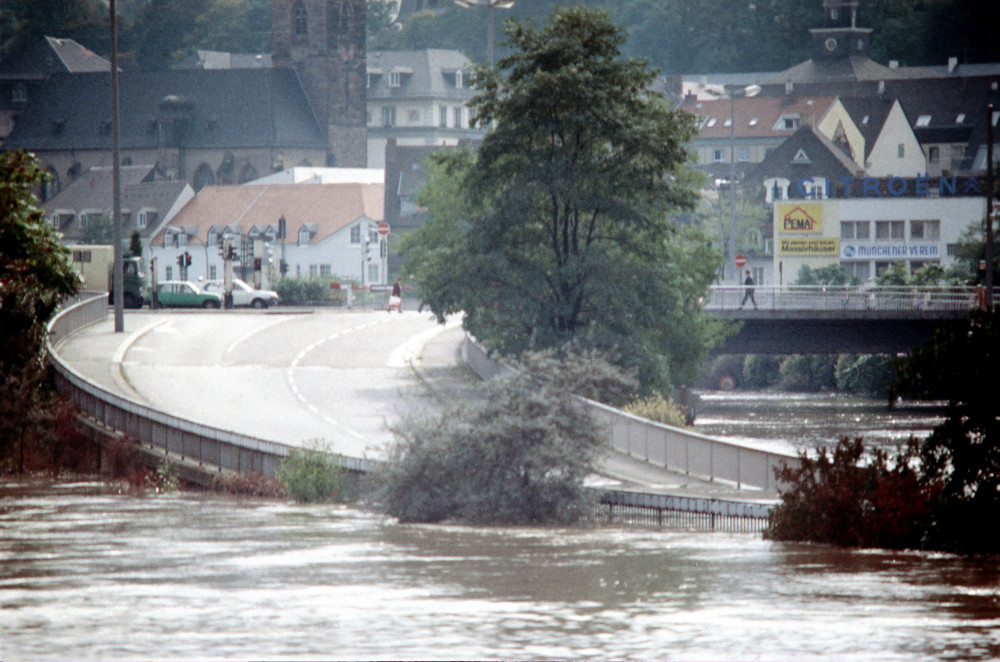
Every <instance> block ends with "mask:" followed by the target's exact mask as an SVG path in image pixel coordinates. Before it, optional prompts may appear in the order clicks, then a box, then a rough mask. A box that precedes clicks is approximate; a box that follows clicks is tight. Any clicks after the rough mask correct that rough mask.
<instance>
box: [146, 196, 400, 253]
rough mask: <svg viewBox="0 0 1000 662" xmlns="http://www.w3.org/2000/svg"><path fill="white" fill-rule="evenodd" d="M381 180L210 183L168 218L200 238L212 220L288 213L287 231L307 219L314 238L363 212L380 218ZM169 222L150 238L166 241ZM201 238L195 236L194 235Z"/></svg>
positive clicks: (232, 222) (230, 222)
mask: <svg viewBox="0 0 1000 662" xmlns="http://www.w3.org/2000/svg"><path fill="white" fill-rule="evenodd" d="M383 190H384V186H383V185H382V184H306V185H300V184H270V185H263V186H261V185H255V184H244V185H242V186H206V187H205V188H203V189H201V191H199V192H198V194H197V195H196V196H195V198H194V199H193V200H192V201H191V202H189V203H188V204H187V205H185V207H184V209H182V210H181V211H180V213H178V214H177V215H176V216H175V217H174V218H173V220H172V221H171V223H170V226H171V227H182V226H183V227H184V228H185V229H186V230H188V231H189V232H188V233H189V234H192V233H193V234H194V235H196V236H197V237H198V239H200V240H201V241H203V242H204V241H207V240H208V231H209V229H211V228H212V227H213V226H215V227H219V226H223V225H226V226H231V227H240V228H242V229H243V231H244V232H246V231H248V230H249V229H250V228H252V227H254V226H258V227H267V226H270V225H274V226H277V223H278V219H279V218H281V217H282V216H284V217H285V220H286V222H287V233H288V234H287V236H288V237H295V236H296V235H297V234H298V232H299V230H300V229H301V228H302V226H303V225H305V226H307V227H308V228H309V229H310V231H311V232H312V231H313V230H314V229H315V233H314V234H313V236H312V241H313V242H317V241H322V240H323V239H325V238H327V237H329V236H330V235H332V234H334V233H336V232H338V231H339V230H341V229H343V228H345V227H347V226H348V225H350V224H351V223H353V222H354V221H356V220H358V219H359V218H361V217H366V218H368V219H371V220H372V221H376V222H378V221H381V220H382V194H383ZM164 231H165V228H162V229H161V230H160V231H159V232H157V234H156V235H155V236H153V237H152V239H151V241H152V243H155V244H161V243H162V242H163V234H164ZM196 241H197V240H196Z"/></svg>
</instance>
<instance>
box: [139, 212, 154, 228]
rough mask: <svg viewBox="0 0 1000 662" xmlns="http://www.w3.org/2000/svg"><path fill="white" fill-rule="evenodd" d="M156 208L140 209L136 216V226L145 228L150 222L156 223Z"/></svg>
mask: <svg viewBox="0 0 1000 662" xmlns="http://www.w3.org/2000/svg"><path fill="white" fill-rule="evenodd" d="M156 218H157V214H156V210H153V209H140V210H139V213H138V214H136V217H135V226H136V227H137V228H144V227H146V226H147V225H149V224H150V223H156Z"/></svg>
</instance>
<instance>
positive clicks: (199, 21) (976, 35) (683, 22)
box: [0, 0, 1000, 75]
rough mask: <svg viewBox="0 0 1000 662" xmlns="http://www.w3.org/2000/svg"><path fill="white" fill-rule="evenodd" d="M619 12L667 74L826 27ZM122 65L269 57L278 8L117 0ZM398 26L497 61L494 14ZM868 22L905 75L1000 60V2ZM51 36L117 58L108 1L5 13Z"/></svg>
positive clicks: (886, 9)
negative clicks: (205, 55)
mask: <svg viewBox="0 0 1000 662" xmlns="http://www.w3.org/2000/svg"><path fill="white" fill-rule="evenodd" d="M564 4H571V3H569V2H567V0H521V2H518V3H517V4H516V5H515V6H514V7H513V8H512V9H510V10H497V12H496V16H497V20H498V22H501V21H502V20H504V19H507V18H511V19H515V20H517V21H522V22H523V21H535V22H542V21H544V20H545V17H547V16H548V15H549V14H550V13H551V12H552V10H553V9H555V8H556V7H558V6H560V5H564ZM575 4H578V5H585V6H589V7H603V8H606V9H608V10H609V11H611V12H612V17H613V19H614V20H615V21H616V22H617V23H618V24H620V25H621V26H622V27H623V29H624V32H625V34H626V35H627V36H628V37H627V40H626V42H625V43H624V44H623V52H624V53H625V54H626V55H628V56H633V57H642V58H646V59H648V61H649V63H650V64H651V65H652V66H653V67H655V68H656V69H658V70H660V71H661V72H662V73H664V74H668V75H676V74H695V73H718V72H753V71H779V70H782V69H785V68H787V67H790V66H792V65H794V64H797V63H799V62H802V61H804V60H806V59H808V58H809V57H810V55H811V42H810V36H809V29H810V28H816V27H822V26H823V8H822V3H821V2H820V0H808V1H803V0H741V1H738V2H734V1H733V0H620V1H615V2H612V1H610V0H586V1H583V0H578V1H577V2H576V3H575ZM117 6H118V13H119V15H120V21H119V48H120V50H121V51H122V53H123V55H124V57H123V58H122V59H121V60H120V61H121V64H122V66H131V67H133V68H136V69H140V70H146V71H152V70H158V69H164V68H167V67H169V65H170V64H172V63H175V62H177V61H178V60H180V59H182V58H183V57H184V56H185V55H187V54H190V53H192V52H194V51H195V50H199V49H201V50H219V51H230V52H239V53H268V52H270V50H271V36H270V31H271V0H118V2H117ZM439 6H440V7H441V8H440V9H439V10H437V11H434V12H423V13H419V14H416V15H414V16H411V17H408V18H407V20H406V22H405V24H404V25H402V26H399V25H392V19H393V9H392V8H393V7H394V3H393V2H391V0H368V15H367V23H368V48H369V49H397V50H398V49H425V48H448V49H455V50H460V51H462V52H464V53H466V55H468V56H469V57H470V58H471V59H472V60H475V61H480V62H481V61H484V60H485V59H486V52H485V51H486V45H485V41H486V40H485V33H484V30H485V25H486V18H485V10H484V9H483V8H473V9H469V10H465V9H462V8H460V7H458V6H456V5H454V4H453V3H451V2H441V3H439ZM858 24H859V25H860V26H863V27H867V28H872V30H873V33H872V41H871V53H872V57H873V58H874V59H875V60H876V61H879V62H888V61H889V60H897V61H899V62H900V63H901V64H902V65H904V66H917V65H942V64H944V63H946V62H947V60H948V58H949V57H957V58H959V61H960V62H963V63H976V62H1000V41H998V40H997V39H995V38H994V31H995V28H996V26H997V25H1000V3H997V2H994V1H993V0H918V1H915V0H865V1H864V2H862V3H861V5H860V9H859V18H858ZM44 35H49V36H57V37H69V38H72V39H75V40H77V41H79V42H80V43H81V44H83V45H84V46H86V47H88V48H90V49H91V50H93V51H95V52H97V53H99V54H101V55H105V56H107V55H108V53H109V43H110V40H109V35H108V9H107V1H106V0H7V1H6V2H4V4H3V7H2V10H0V38H2V43H3V50H4V52H5V53H6V54H8V55H9V54H12V53H16V52H17V51H19V50H21V49H23V48H25V47H26V46H28V45H30V44H31V43H33V42H34V41H37V39H39V38H40V37H42V36H44Z"/></svg>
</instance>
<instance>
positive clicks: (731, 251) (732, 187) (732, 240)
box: [725, 85, 760, 284]
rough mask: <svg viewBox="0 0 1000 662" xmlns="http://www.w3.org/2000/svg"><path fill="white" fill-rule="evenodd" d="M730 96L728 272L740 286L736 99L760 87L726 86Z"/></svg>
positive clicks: (750, 93)
mask: <svg viewBox="0 0 1000 662" xmlns="http://www.w3.org/2000/svg"><path fill="white" fill-rule="evenodd" d="M725 90H726V94H728V95H729V245H728V250H726V271H727V272H728V273H730V274H731V277H732V279H733V280H734V281H735V282H736V283H737V284H738V283H739V280H740V272H739V271H738V270H737V269H736V265H735V260H736V97H737V96H742V97H748V98H749V97H754V96H757V95H758V94H760V86H759V85H747V86H746V87H743V86H742V85H726V86H725Z"/></svg>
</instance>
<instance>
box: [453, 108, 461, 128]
mask: <svg viewBox="0 0 1000 662" xmlns="http://www.w3.org/2000/svg"><path fill="white" fill-rule="evenodd" d="M454 116H455V123H454V124H455V128H456V129H461V128H462V107H461V106H458V107H457V108H455V109H454Z"/></svg>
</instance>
